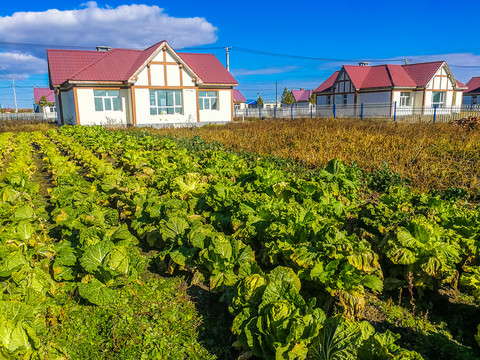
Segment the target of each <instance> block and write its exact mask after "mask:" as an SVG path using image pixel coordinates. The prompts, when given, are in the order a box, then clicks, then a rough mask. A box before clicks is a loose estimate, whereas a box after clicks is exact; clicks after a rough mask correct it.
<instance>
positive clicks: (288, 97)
mask: <svg viewBox="0 0 480 360" xmlns="http://www.w3.org/2000/svg"><path fill="white" fill-rule="evenodd" d="M294 102H295V99H294V98H293V95H292V92H291V91H288V90H287V88H285V89H283V94H282V104H285V105H292V104H293V103H294Z"/></svg>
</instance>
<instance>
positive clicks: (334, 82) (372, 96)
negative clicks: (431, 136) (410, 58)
mask: <svg viewBox="0 0 480 360" xmlns="http://www.w3.org/2000/svg"><path fill="white" fill-rule="evenodd" d="M466 89H467V87H466V86H465V85H464V84H462V83H461V82H460V81H458V80H456V79H455V77H454V76H453V74H452V72H451V70H450V68H449V67H448V65H447V63H446V62H445V61H435V62H428V63H419V64H405V65H390V64H386V65H377V66H369V63H360V64H359V65H344V66H342V68H341V69H340V70H339V71H335V72H334V73H333V74H332V75H331V76H330V77H329V78H328V79H327V80H325V81H324V82H323V83H322V84H320V86H319V87H318V88H316V89H315V90H314V93H315V94H317V109H319V108H320V109H321V108H328V107H331V106H333V104H335V105H336V107H337V108H340V109H344V110H345V111H344V114H345V116H355V115H357V113H358V112H359V107H360V106H361V104H364V105H366V106H367V107H368V109H369V111H370V112H374V111H375V110H373V109H374V108H376V109H377V110H376V111H377V112H379V114H380V113H385V112H386V113H390V112H391V113H393V112H394V111H397V113H398V112H400V113H401V114H405V115H406V114H412V113H413V112H416V113H418V112H420V113H429V112H431V111H433V109H434V108H435V107H436V108H438V109H440V110H439V111H443V112H445V111H452V109H453V107H454V106H458V107H460V106H461V105H462V96H463V91H464V90H466ZM362 107H363V106H362ZM372 115H374V114H372ZM382 115H383V114H382Z"/></svg>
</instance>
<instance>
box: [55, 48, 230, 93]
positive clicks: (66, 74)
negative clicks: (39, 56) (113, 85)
mask: <svg viewBox="0 0 480 360" xmlns="http://www.w3.org/2000/svg"><path fill="white" fill-rule="evenodd" d="M164 42H165V41H161V42H159V43H157V44H155V45H152V46H151V47H149V48H148V49H145V50H143V51H142V50H131V49H112V50H110V51H107V52H105V51H79V50H52V49H49V50H47V57H48V67H49V73H50V80H51V86H59V85H61V84H63V83H64V82H65V81H67V80H75V81H115V82H117V81H122V82H124V81H127V80H128V79H130V78H131V77H132V76H133V75H134V74H135V73H136V72H137V71H138V70H139V69H140V68H141V67H142V65H144V64H145V62H146V61H147V60H148V59H149V58H150V57H151V56H152V55H153V53H154V52H155V51H156V50H157V49H158V48H159V47H160V46H162V45H163V43H164ZM178 55H179V56H180V58H181V59H182V60H183V61H184V62H185V63H186V65H187V66H188V67H190V68H191V69H192V70H193V71H194V72H195V73H196V75H197V76H198V77H199V78H200V80H201V81H203V82H204V83H206V84H227V85H238V83H237V81H236V80H235V79H234V78H233V76H232V75H231V74H230V73H229V72H228V71H227V69H225V67H224V66H223V65H222V64H221V63H220V61H218V59H217V58H216V57H215V55H213V54H186V53H184V54H180V53H179V54H178Z"/></svg>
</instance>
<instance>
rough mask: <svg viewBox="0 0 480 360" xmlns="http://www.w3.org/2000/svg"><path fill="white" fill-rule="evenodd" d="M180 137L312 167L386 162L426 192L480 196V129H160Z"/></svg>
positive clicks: (268, 125) (319, 122)
mask: <svg viewBox="0 0 480 360" xmlns="http://www.w3.org/2000/svg"><path fill="white" fill-rule="evenodd" d="M150 131H152V132H153V133H156V134H168V135H171V136H175V137H184V136H187V137H190V136H193V135H199V136H201V137H202V138H203V139H205V140H206V141H208V142H214V141H219V142H220V143H222V144H223V145H224V146H225V148H226V149H229V150H234V151H246V152H252V153H258V154H264V155H274V156H279V157H282V158H287V159H292V160H294V161H297V162H299V163H302V164H305V165H307V166H315V167H318V166H323V165H325V164H326V163H327V162H328V161H330V160H331V159H333V158H337V159H339V160H342V161H345V162H347V163H351V162H353V161H354V162H356V163H357V164H358V165H359V166H360V168H362V169H364V170H366V171H368V172H372V171H376V170H378V169H379V168H380V167H381V166H382V165H383V164H384V163H387V164H388V165H389V167H390V168H391V170H392V171H394V172H397V173H399V174H401V176H402V177H404V178H407V179H409V180H410V182H411V185H412V186H414V187H416V188H418V189H420V190H422V191H429V190H431V189H439V190H442V189H448V188H450V187H452V188H462V189H465V190H467V191H468V192H469V193H471V194H472V195H473V196H478V195H480V176H479V175H480V173H479V167H478V164H479V161H480V130H479V129H475V130H468V129H461V128H459V127H456V126H453V125H451V124H435V125H425V124H423V125H422V124H395V123H393V122H386V121H380V120H378V121H372V120H370V121H361V120H358V119H313V120H310V119H307V120H294V121H290V120H287V121H280V120H276V121H273V120H263V121H252V122H244V123H241V122H240V123H232V124H228V125H226V126H204V127H200V128H188V129H156V130H150Z"/></svg>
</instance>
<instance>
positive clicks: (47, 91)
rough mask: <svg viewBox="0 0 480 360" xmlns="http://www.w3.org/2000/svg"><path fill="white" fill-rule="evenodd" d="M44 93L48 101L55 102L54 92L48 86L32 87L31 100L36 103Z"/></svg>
mask: <svg viewBox="0 0 480 360" xmlns="http://www.w3.org/2000/svg"><path fill="white" fill-rule="evenodd" d="M43 95H45V98H46V99H47V101H48V102H51V103H54V102H55V92H54V91H53V90H50V89H48V88H33V101H34V102H35V103H38V101H39V100H40V98H41V97H42V96H43Z"/></svg>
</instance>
